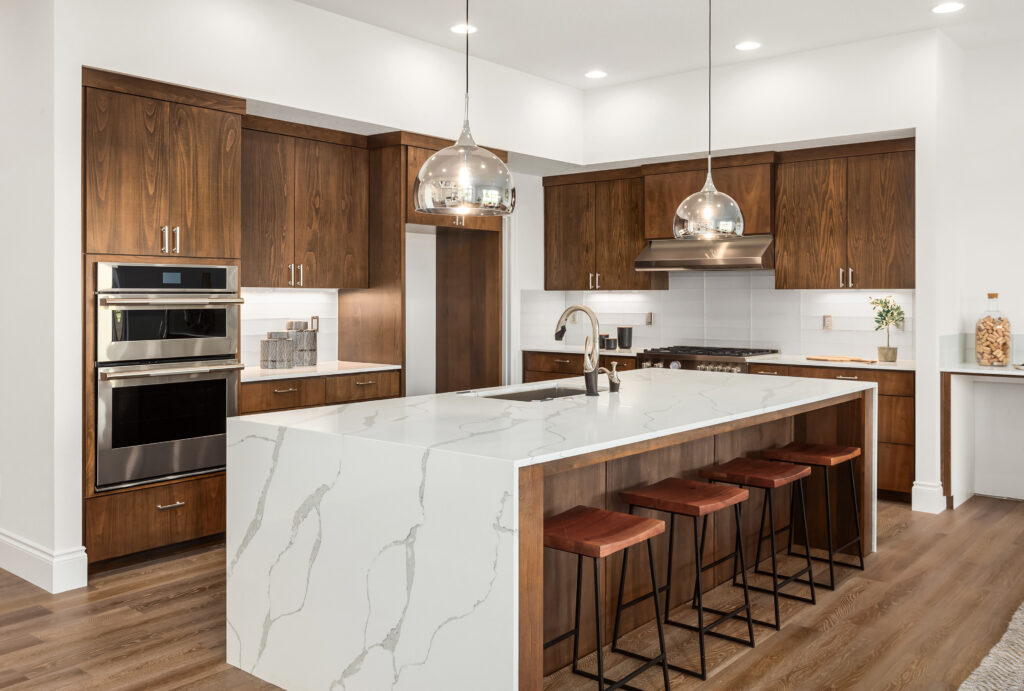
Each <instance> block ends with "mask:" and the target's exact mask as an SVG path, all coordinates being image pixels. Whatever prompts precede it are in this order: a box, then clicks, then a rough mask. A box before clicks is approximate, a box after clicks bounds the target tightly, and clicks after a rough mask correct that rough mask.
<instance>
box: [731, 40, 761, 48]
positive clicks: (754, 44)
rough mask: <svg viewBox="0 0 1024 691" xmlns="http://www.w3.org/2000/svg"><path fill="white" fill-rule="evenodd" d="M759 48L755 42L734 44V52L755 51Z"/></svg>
mask: <svg viewBox="0 0 1024 691" xmlns="http://www.w3.org/2000/svg"><path fill="white" fill-rule="evenodd" d="M760 47H761V44H760V43H758V42H757V41H740V42H739V43H737V44H736V50H757V49H758V48H760Z"/></svg>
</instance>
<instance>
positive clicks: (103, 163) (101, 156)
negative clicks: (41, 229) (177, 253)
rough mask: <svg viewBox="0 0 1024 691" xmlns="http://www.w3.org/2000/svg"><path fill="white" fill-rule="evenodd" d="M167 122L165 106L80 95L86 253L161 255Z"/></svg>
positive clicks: (97, 93) (94, 92) (98, 93)
mask: <svg viewBox="0 0 1024 691" xmlns="http://www.w3.org/2000/svg"><path fill="white" fill-rule="evenodd" d="M168 117H169V109H168V104H167V103H166V102H165V101H157V100H154V99H150V98H141V97H139V96H130V95H128V94H119V93H114V92H111V91H103V90H102V89H86V90H85V223H86V228H88V229H89V232H88V233H86V251H87V252H92V253H98V254H130V255H156V256H160V255H163V254H164V252H162V249H161V248H162V247H163V246H164V233H163V232H162V227H163V226H165V225H167V223H168V220H167V217H168V205H167V204H168V201H167V174H168V136H169V135H168V129H169V123H168ZM168 239H169V233H168Z"/></svg>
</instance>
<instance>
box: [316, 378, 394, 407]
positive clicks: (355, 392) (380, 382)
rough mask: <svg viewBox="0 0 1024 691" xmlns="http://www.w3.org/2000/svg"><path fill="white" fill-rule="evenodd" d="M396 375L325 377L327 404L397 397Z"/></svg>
mask: <svg viewBox="0 0 1024 691" xmlns="http://www.w3.org/2000/svg"><path fill="white" fill-rule="evenodd" d="M398 375H399V373H398V372H397V371H388V372H367V373H365V374H345V375H342V376H338V377H327V382H326V386H327V391H326V394H327V402H328V403H351V402H352V401H370V400H373V399H375V398H391V397H392V396H397V395H398V386H399V381H398Z"/></svg>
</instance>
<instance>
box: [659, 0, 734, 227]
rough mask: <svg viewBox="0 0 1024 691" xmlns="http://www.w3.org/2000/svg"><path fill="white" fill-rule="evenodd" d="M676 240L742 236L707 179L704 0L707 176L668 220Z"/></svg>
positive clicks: (726, 202) (729, 201)
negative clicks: (699, 187)
mask: <svg viewBox="0 0 1024 691" xmlns="http://www.w3.org/2000/svg"><path fill="white" fill-rule="evenodd" d="M672 234H673V235H674V236H675V237H677V238H680V239H696V240H715V239H719V240H721V239H729V238H738V237H741V236H742V235H743V212H742V211H740V205H739V204H737V203H736V200H735V199H733V198H732V197H730V196H729V195H728V194H725V193H724V192H719V191H718V189H717V188H715V183H714V181H713V180H712V179H711V0H708V177H707V179H706V180H705V181H704V187H703V188H701V189H700V191H698V192H694V193H693V194H691V195H690V196H689V197H687V198H686V199H684V200H683V202H682V203H681V204H680V205H679V208H677V209H676V216H675V218H674V219H673V220H672Z"/></svg>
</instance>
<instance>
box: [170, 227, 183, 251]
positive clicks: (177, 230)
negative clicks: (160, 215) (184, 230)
mask: <svg viewBox="0 0 1024 691" xmlns="http://www.w3.org/2000/svg"><path fill="white" fill-rule="evenodd" d="M171 232H172V233H174V253H175V254H181V226H174V230H172V231H171Z"/></svg>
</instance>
